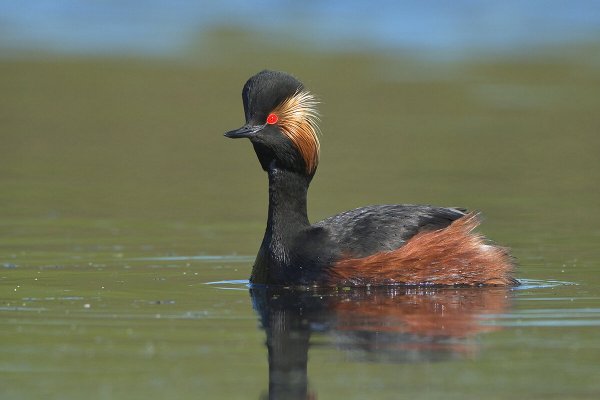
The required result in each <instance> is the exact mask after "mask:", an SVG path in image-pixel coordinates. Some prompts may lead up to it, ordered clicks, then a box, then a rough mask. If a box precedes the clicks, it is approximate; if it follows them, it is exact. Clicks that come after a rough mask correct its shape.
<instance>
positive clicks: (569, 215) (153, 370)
mask: <svg viewBox="0 0 600 400" xmlns="http://www.w3.org/2000/svg"><path fill="white" fill-rule="evenodd" d="M557 51H558V50H557ZM559 53H560V54H566V53H565V52H559ZM598 54H599V53H598V51H597V49H595V48H591V49H589V48H583V49H581V51H577V50H573V49H571V50H570V52H569V57H562V58H561V57H545V58H541V57H537V58H536V57H534V56H531V57H522V58H507V59H498V60H481V61H464V62H454V63H439V62H437V63H431V62H419V61H415V60H408V59H391V58H384V57H382V56H377V55H374V54H365V55H359V54H347V55H337V56H328V55H324V54H318V55H314V54H312V55H310V54H302V53H293V52H290V53H289V54H288V53H285V54H277V55H276V54H270V53H269V54H264V56H263V57H262V60H260V61H258V58H249V59H250V61H248V62H247V63H246V64H245V65H240V63H239V62H231V61H232V57H231V56H228V55H227V53H226V52H225V51H223V52H222V53H221V54H220V56H219V57H216V58H215V59H213V60H211V62H199V61H190V60H188V61H181V62H167V61H164V62H163V61H142V60H140V61H135V60H130V61H123V60H105V59H89V60H77V59H71V60H51V59H49V60H43V61H40V60H38V61H34V60H30V61H28V60H21V61H9V60H3V61H2V62H0V140H1V145H0V187H1V190H0V395H1V396H0V397H1V398H2V399H38V398H44V399H55V398H56V399H58V398H60V399H80V398H88V399H147V398H173V399H185V398H202V399H205V398H206V399H209V398H223V399H238V398H239V399H247V398H261V396H262V397H266V396H267V393H268V392H269V388H270V390H271V394H272V395H273V396H278V398H290V399H292V398H303V397H306V395H307V394H308V395H311V396H314V397H317V398H322V399H330V398H331V399H336V398H343V399H365V398H377V399H396V398H411V399H435V398H442V397H443V398H446V399H448V398H456V399H464V398H473V399H479V398H483V397H485V398H490V399H508V398H529V399H536V398H539V399H551V398H560V399H594V398H597V397H598V396H599V395H600V382H599V381H598V378H597V377H598V376H599V374H600V367H599V366H600V335H599V332H600V331H599V329H600V288H599V286H598V285H599V284H600V274H599V264H600V249H599V247H598V243H599V242H600V186H599V185H598V184H597V182H599V181H600V157H599V156H598V151H599V150H600V135H599V134H598V133H599V132H600V113H599V112H598V110H599V109H600V98H599V97H598V87H600V70H599V69H598V59H599V58H598ZM264 67H269V68H273V69H281V70H286V71H289V72H293V73H294V74H296V75H297V76H298V77H300V78H301V79H302V80H303V81H305V83H306V85H307V86H308V87H309V88H310V89H312V90H313V91H314V92H315V93H317V94H318V95H319V97H320V98H321V100H322V105H321V110H322V114H323V117H322V130H323V133H324V135H323V138H322V161H321V164H320V167H319V171H318V172H317V175H316V177H315V179H314V181H313V182H314V183H313V185H312V187H311V191H310V194H309V197H310V200H309V213H310V215H311V219H312V220H313V221H316V220H319V219H321V218H324V217H326V216H328V215H331V214H334V213H337V212H340V211H343V210H346V209H350V208H353V207H357V206H361V205H366V204H377V203H401V202H403V203H432V204H436V205H448V206H463V207H468V208H471V209H478V210H481V211H483V212H484V215H485V222H484V225H483V226H482V228H481V230H482V231H483V232H484V233H485V234H487V235H488V236H489V237H491V238H493V239H494V240H495V241H497V242H499V243H501V244H503V245H506V246H509V247H511V248H512V252H513V254H514V255H515V256H516V257H517V259H518V264H519V267H518V269H517V277H518V278H520V279H523V280H524V283H525V285H524V287H522V288H519V289H518V290H511V291H504V290H485V289H481V290H477V291H468V290H466V291H460V290H458V291H457V290H446V291H444V290H440V291H431V290H429V291H428V290H412V291H410V290H409V291H403V290H395V291H394V290H388V291H385V290H384V291H381V290H373V291H371V292H364V291H339V292H328V291H325V292H319V291H317V292H306V293H289V292H282V293H278V292H276V293H273V292H260V291H259V292H253V293H252V294H251V293H249V291H248V289H247V288H246V286H245V285H244V284H243V282H239V281H240V280H245V279H247V278H248V275H249V273H250V269H251V264H252V260H253V256H254V255H255V253H256V250H257V248H258V246H259V244H260V241H261V239H262V233H263V230H264V223H265V218H266V177H265V176H264V175H263V172H262V171H261V170H260V168H259V165H258V162H257V161H256V160H255V156H254V154H253V152H252V150H251V146H250V145H249V144H248V143H244V142H242V141H235V142H234V141H231V140H227V139H225V138H223V136H222V133H223V132H225V131H226V130H229V129H232V128H235V127H238V126H240V125H241V124H242V122H243V121H242V118H243V113H242V106H241V99H240V91H241V85H242V84H243V83H244V81H245V79H247V77H248V76H250V75H251V74H253V73H255V72H257V71H258V70H260V69H262V68H264ZM557 281H558V282H557ZM211 282H221V283H211ZM253 304H254V307H255V309H256V310H255V309H254V308H253ZM267 337H268V343H269V346H270V347H271V349H270V350H271V373H269V362H268V361H269V358H268V349H267V346H266V345H265V343H266V342H267ZM270 378H271V379H270ZM269 382H270V383H269ZM270 384H271V386H269V385H270ZM282 393H285V394H282Z"/></svg>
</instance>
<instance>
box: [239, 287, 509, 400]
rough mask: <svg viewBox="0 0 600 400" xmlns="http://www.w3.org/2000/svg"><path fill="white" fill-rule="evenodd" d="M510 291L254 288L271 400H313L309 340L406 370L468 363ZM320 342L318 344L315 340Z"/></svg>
mask: <svg viewBox="0 0 600 400" xmlns="http://www.w3.org/2000/svg"><path fill="white" fill-rule="evenodd" d="M508 293H509V289H507V288H501V287H494V288H451V289H449V288H443V289H442V288H439V289H438V288H417V287H415V288H407V287H379V288H352V289H347V290H344V289H340V288H337V289H331V288H329V289H324V288H321V289H317V288H310V289H304V290H300V289H289V288H273V287H253V288H251V289H250V295H251V297H252V301H253V304H254V309H255V310H256V312H257V313H258V315H259V317H260V321H261V325H262V328H263V329H264V330H265V332H266V336H267V340H266V345H267V348H268V357H269V391H268V396H265V397H264V398H268V399H316V398H317V396H316V393H314V392H312V391H310V390H309V388H308V378H307V364H308V349H309V347H310V337H311V335H312V334H313V333H317V334H323V335H329V336H330V338H331V340H329V341H327V343H330V345H332V346H335V347H336V348H337V349H339V350H341V351H345V352H347V353H348V354H349V356H350V357H351V358H353V359H354V360H357V361H369V362H385V363H404V362H423V361H441V360H449V359H461V358H465V357H473V356H475V355H476V353H477V351H478V343H477V341H476V340H475V337H476V336H477V335H478V334H481V333H484V332H489V331H493V330H496V329H499V327H496V326H491V325H489V324H488V325H485V324H482V317H485V316H486V315H491V314H498V313H503V312H505V311H506V309H507V308H508V306H509V298H508ZM320 343H321V341H320Z"/></svg>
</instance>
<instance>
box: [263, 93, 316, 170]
mask: <svg viewBox="0 0 600 400" xmlns="http://www.w3.org/2000/svg"><path fill="white" fill-rule="evenodd" d="M317 104H319V102H318V101H317V99H316V98H315V96H313V95H312V94H311V93H310V92H308V91H305V90H299V91H298V92H296V93H295V94H294V95H293V96H290V97H288V98H287V99H285V100H284V101H283V102H281V104H279V105H278V106H277V107H276V108H275V109H274V110H273V113H274V114H275V115H277V116H278V117H279V122H278V125H279V126H280V128H281V130H282V131H283V133H284V134H285V135H286V136H287V137H288V138H289V139H290V140H291V141H292V143H294V145H295V146H296V148H297V149H298V151H299V152H300V154H301V155H302V158H303V159H304V163H305V164H306V172H307V173H308V174H313V173H314V172H315V170H316V169H317V165H318V164H319V150H320V146H321V145H320V143H319V137H318V135H319V133H320V132H319V125H318V122H319V113H318V111H317Z"/></svg>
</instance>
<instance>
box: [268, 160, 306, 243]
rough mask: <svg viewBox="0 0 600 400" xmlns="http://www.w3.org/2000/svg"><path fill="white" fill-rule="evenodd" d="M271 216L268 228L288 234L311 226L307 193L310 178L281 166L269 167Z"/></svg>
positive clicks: (277, 232)
mask: <svg viewBox="0 0 600 400" xmlns="http://www.w3.org/2000/svg"><path fill="white" fill-rule="evenodd" d="M268 172H269V218H268V220H267V230H268V231H269V230H270V231H271V232H273V233H276V234H278V235H284V236H285V235H286V234H288V233H291V232H290V231H291V230H296V229H300V228H303V227H306V226H309V225H310V223H309V222H308V216H307V213H306V195H307V192H308V185H309V183H310V178H308V177H307V176H305V175H302V174H299V173H297V172H292V171H288V170H285V169H279V168H276V167H275V168H270V169H269V171H268Z"/></svg>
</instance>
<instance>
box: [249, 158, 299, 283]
mask: <svg viewBox="0 0 600 400" xmlns="http://www.w3.org/2000/svg"><path fill="white" fill-rule="evenodd" d="M267 172H268V174H269V215H268V219H267V229H266V231H265V236H264V238H263V242H262V245H261V247H260V251H259V253H258V256H257V258H256V262H255V265H254V269H253V270H252V278H251V280H252V282H254V283H264V282H266V280H267V279H268V278H269V277H270V278H273V277H274V276H275V275H277V274H278V273H281V272H282V271H276V269H281V268H283V266H284V265H286V264H288V263H289V262H290V258H289V257H290V254H289V251H290V248H291V245H292V242H293V240H294V238H295V236H296V235H297V234H298V232H300V231H301V230H302V229H304V228H306V227H308V226H310V223H309V221H308V216H307V212H306V195H307V192H308V185H309V184H310V180H311V177H309V176H306V175H304V174H300V173H297V172H293V171H289V170H285V169H280V168H278V167H276V166H275V165H274V163H273V164H272V165H271V166H270V168H269V169H268V171H267ZM269 280H270V281H272V279H269Z"/></svg>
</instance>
